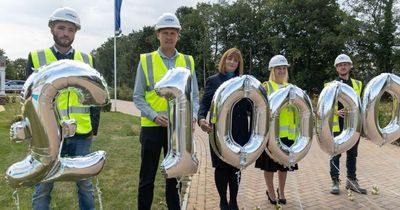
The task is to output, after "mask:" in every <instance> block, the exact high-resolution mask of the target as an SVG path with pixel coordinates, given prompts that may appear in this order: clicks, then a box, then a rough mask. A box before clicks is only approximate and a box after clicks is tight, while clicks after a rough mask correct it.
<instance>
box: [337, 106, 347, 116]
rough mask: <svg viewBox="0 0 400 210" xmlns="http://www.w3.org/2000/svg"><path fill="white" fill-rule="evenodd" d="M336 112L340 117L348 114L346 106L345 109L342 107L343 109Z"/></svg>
mask: <svg viewBox="0 0 400 210" xmlns="http://www.w3.org/2000/svg"><path fill="white" fill-rule="evenodd" d="M335 114H336V115H337V116H339V117H342V118H344V116H346V114H347V111H346V109H345V108H343V109H341V110H338V111H336V112H335Z"/></svg>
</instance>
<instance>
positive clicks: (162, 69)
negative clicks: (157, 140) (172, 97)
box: [140, 51, 194, 127]
mask: <svg viewBox="0 0 400 210" xmlns="http://www.w3.org/2000/svg"><path fill="white" fill-rule="evenodd" d="M140 63H141V65H142V69H143V73H144V76H145V78H146V92H145V96H144V97H145V100H146V102H147V103H148V104H149V105H150V107H151V108H152V109H153V110H154V111H156V112H158V113H162V112H164V113H166V112H167V100H166V99H165V98H163V97H160V96H158V95H157V93H156V91H155V90H154V85H155V84H156V83H157V82H158V81H160V80H161V79H162V78H163V77H164V75H165V74H166V73H167V71H168V69H167V67H166V66H165V64H164V62H163V60H162V58H161V56H160V54H159V53H158V52H157V51H154V52H151V53H146V54H141V55H140ZM175 67H184V68H187V69H190V73H191V74H193V73H194V60H193V57H192V56H190V55H184V54H181V53H178V55H177V56H176V61H175ZM141 125H142V127H155V126H159V125H157V124H156V123H155V122H153V119H148V118H146V117H141Z"/></svg>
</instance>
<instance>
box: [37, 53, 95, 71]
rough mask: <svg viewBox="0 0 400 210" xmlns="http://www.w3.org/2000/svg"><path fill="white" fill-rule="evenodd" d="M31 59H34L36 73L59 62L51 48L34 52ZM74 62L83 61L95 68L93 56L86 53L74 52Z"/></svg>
mask: <svg viewBox="0 0 400 210" xmlns="http://www.w3.org/2000/svg"><path fill="white" fill-rule="evenodd" d="M31 58H32V64H33V69H34V70H35V71H37V70H38V69H39V67H41V66H44V65H47V64H50V63H52V62H54V61H57V58H56V56H55V55H54V54H53V51H51V49H50V48H46V49H43V50H39V51H32V52H31ZM74 60H77V61H82V62H84V63H86V64H89V65H90V66H91V67H93V58H92V56H91V55H88V54H85V53H81V52H79V51H78V50H74Z"/></svg>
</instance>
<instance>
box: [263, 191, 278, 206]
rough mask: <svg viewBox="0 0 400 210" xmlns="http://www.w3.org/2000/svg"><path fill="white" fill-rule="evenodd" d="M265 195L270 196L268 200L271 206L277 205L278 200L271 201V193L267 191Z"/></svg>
mask: <svg viewBox="0 0 400 210" xmlns="http://www.w3.org/2000/svg"><path fill="white" fill-rule="evenodd" d="M265 193H266V194H267V196H268V200H269V202H270V203H271V204H273V205H276V203H277V202H276V200H272V199H271V197H269V193H268V190H267V191H265Z"/></svg>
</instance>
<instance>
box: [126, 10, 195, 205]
mask: <svg viewBox="0 0 400 210" xmlns="http://www.w3.org/2000/svg"><path fill="white" fill-rule="evenodd" d="M180 29H181V25H180V23H179V20H178V18H177V17H176V16H175V15H174V14H171V13H164V14H163V15H161V16H160V17H159V18H158V20H157V23H156V26H155V30H156V35H157V39H158V41H159V43H160V46H159V48H158V49H157V50H156V51H154V52H150V53H146V54H141V55H140V62H139V64H138V68H137V72H136V80H135V88H134V92H133V102H134V103H135V105H136V107H137V108H138V109H139V110H140V111H141V131H140V143H141V145H142V148H141V158H142V163H141V166H140V175H139V176H140V177H139V189H138V209H139V210H144V209H145V210H150V209H152V208H151V203H152V201H153V189H154V180H155V176H156V173H157V169H158V162H159V159H160V153H161V149H163V152H164V157H165V155H166V154H167V150H168V130H167V126H168V118H167V101H166V100H165V99H164V98H163V97H160V96H158V95H157V94H156V92H155V90H154V85H155V84H156V83H157V82H158V81H159V80H160V79H161V78H162V77H163V76H164V75H165V73H166V72H167V71H168V70H169V69H172V68H174V67H185V68H187V69H188V71H191V75H192V79H193V80H192V81H193V87H192V90H193V119H197V112H198V110H199V94H198V92H199V91H198V86H197V79H196V74H195V71H194V60H193V57H192V56H190V55H184V54H182V53H179V52H178V51H177V50H176V49H175V46H176V43H177V41H178V39H179V31H180ZM194 124H195V122H194ZM165 196H166V201H167V205H168V209H170V210H171V209H173V210H174V209H180V201H179V194H178V189H177V181H176V179H175V178H173V179H167V180H166V187H165Z"/></svg>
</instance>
